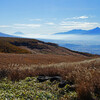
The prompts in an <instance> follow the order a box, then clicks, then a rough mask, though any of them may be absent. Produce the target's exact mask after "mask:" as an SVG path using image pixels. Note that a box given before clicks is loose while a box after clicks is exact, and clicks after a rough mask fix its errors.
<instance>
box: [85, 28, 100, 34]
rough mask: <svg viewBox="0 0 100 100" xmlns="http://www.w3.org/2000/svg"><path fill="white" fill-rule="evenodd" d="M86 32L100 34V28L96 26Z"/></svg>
mask: <svg viewBox="0 0 100 100" xmlns="http://www.w3.org/2000/svg"><path fill="white" fill-rule="evenodd" d="M85 34H89V35H100V28H99V27H96V28H94V29H91V30H88V31H87V32H86V33H85Z"/></svg>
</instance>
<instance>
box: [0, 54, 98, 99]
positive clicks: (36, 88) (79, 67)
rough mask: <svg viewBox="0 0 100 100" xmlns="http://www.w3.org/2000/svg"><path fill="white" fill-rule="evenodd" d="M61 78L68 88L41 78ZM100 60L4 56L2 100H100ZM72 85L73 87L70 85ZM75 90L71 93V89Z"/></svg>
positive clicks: (0, 64) (0, 83) (1, 61)
mask: <svg viewBox="0 0 100 100" xmlns="http://www.w3.org/2000/svg"><path fill="white" fill-rule="evenodd" d="M39 75H44V76H61V77H62V79H63V80H66V81H68V82H69V83H68V84H66V86H65V87H64V88H59V87H58V84H59V83H58V82H56V81H54V82H53V83H51V82H50V81H49V80H48V81H45V82H42V83H39V82H38V80H37V77H38V76H39ZM99 77H100V58H91V57H90V58H89V57H81V56H79V57H75V56H62V55H45V54H40V55H32V54H3V53H1V54H0V79H1V81H0V92H1V93H0V94H1V95H0V97H1V100H4V99H6V98H7V99H8V100H14V99H18V100H100V78H99ZM70 83H71V84H70ZM72 85H74V86H75V90H74V91H70V90H69V89H68V88H69V86H72Z"/></svg>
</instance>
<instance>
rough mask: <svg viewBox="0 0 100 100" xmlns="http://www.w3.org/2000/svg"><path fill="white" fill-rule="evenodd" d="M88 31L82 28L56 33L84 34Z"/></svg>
mask: <svg viewBox="0 0 100 100" xmlns="http://www.w3.org/2000/svg"><path fill="white" fill-rule="evenodd" d="M85 32H87V31H86V30H81V29H74V30H71V31H68V32H61V33H55V35H66V34H82V33H85Z"/></svg>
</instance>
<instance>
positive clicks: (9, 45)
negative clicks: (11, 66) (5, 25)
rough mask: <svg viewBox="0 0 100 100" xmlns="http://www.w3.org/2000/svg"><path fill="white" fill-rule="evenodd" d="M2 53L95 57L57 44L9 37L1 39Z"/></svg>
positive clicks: (0, 47) (0, 49)
mask: <svg viewBox="0 0 100 100" xmlns="http://www.w3.org/2000/svg"><path fill="white" fill-rule="evenodd" d="M0 52H1V53H17V54H23V53H24V54H25V53H28V54H56V55H72V56H93V55H92V54H88V53H82V52H78V51H72V50H70V49H67V48H64V47H60V46H58V45H57V44H55V43H50V42H43V41H39V40H36V39H25V38H7V37H0Z"/></svg>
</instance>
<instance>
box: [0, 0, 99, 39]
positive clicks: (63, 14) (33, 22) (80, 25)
mask: <svg viewBox="0 0 100 100" xmlns="http://www.w3.org/2000/svg"><path fill="white" fill-rule="evenodd" d="M97 26H98V27H100V0H0V31H1V32H4V33H8V34H13V33H15V32H17V31H20V32H23V33H25V35H24V36H26V37H33V38H34V37H36V36H40V37H42V36H45V35H50V34H53V33H58V32H65V31H68V30H72V29H85V30H88V29H92V28H95V27H97Z"/></svg>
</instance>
